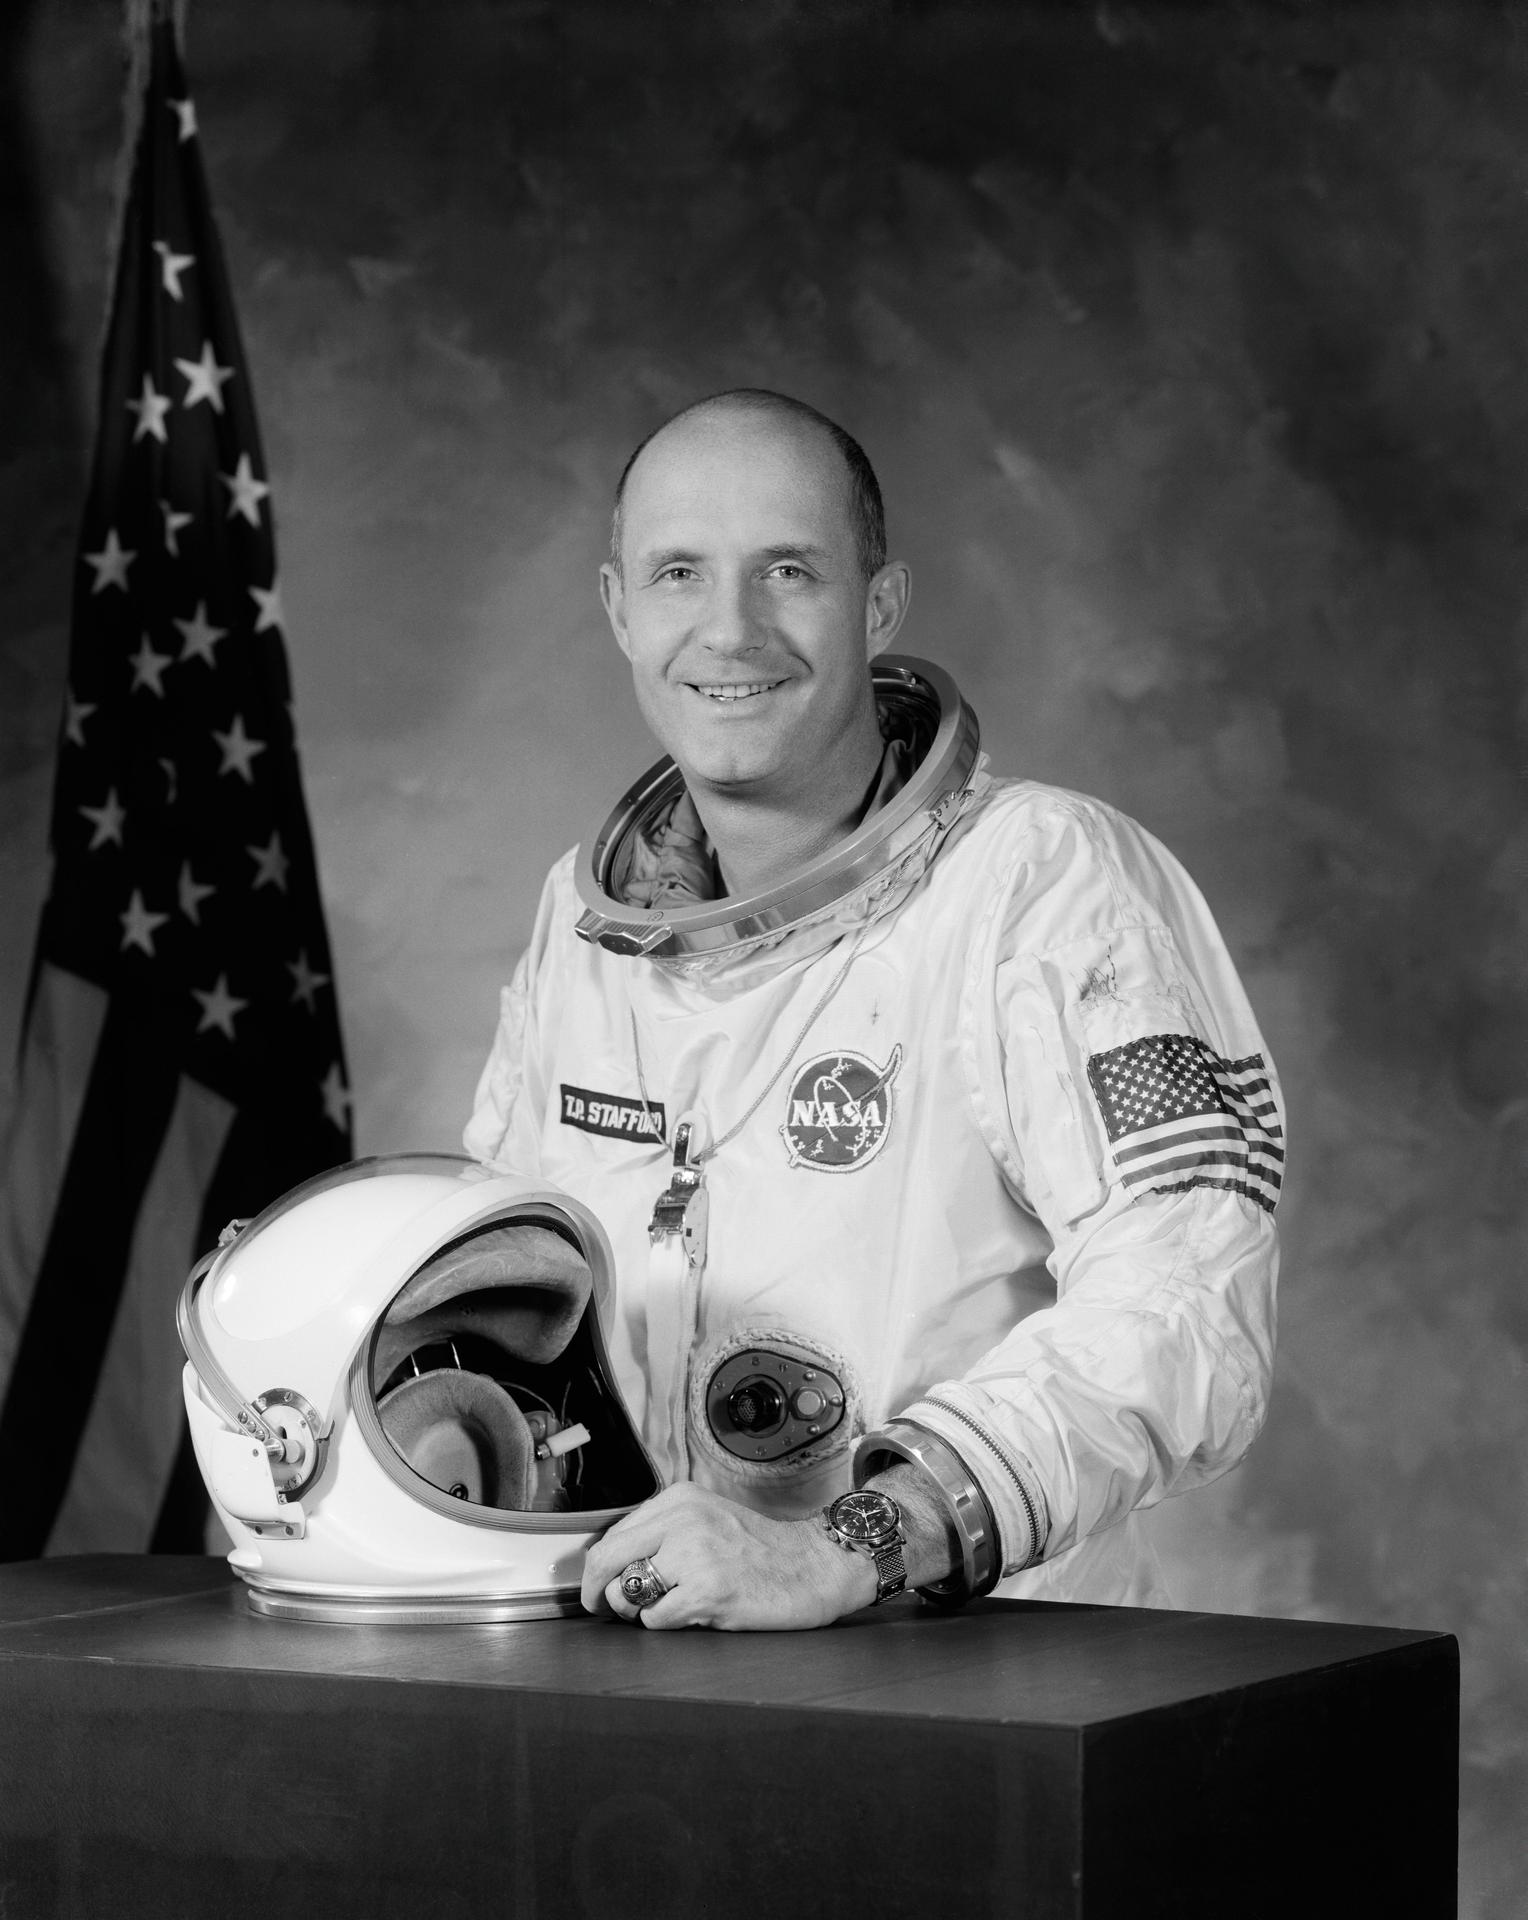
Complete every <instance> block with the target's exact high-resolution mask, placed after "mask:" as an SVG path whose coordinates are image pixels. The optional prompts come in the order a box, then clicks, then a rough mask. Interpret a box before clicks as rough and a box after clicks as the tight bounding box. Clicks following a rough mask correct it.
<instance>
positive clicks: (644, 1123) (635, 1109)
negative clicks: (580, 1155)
mask: <svg viewBox="0 0 1528 1920" xmlns="http://www.w3.org/2000/svg"><path fill="white" fill-rule="evenodd" d="M561 1091H562V1124H563V1125H564V1126H565V1127H577V1128H578V1129H579V1131H580V1132H581V1133H602V1134H604V1136H605V1138H606V1139H607V1140H663V1139H665V1138H666V1137H667V1134H668V1121H667V1119H666V1117H665V1115H664V1112H663V1102H662V1101H661V1100H649V1101H648V1103H647V1106H646V1108H645V1109H644V1107H643V1105H642V1102H641V1101H640V1100H627V1099H625V1098H624V1097H623V1096H622V1095H621V1094H618V1093H592V1092H591V1091H590V1090H589V1088H588V1087H570V1086H566V1085H564V1086H563V1087H562V1089H561Z"/></svg>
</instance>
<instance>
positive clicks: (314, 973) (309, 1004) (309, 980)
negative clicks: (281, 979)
mask: <svg viewBox="0 0 1528 1920" xmlns="http://www.w3.org/2000/svg"><path fill="white" fill-rule="evenodd" d="M286 970H287V972H288V973H289V974H291V976H292V1001H293V1004H294V1005H295V1004H296V1002H297V1001H299V1000H300V1001H301V1002H302V1004H303V1005H304V1006H305V1007H306V1008H307V1009H308V1012H309V1013H317V1011H318V1003H317V1001H316V1000H315V999H314V998H313V996H314V994H315V993H317V991H318V989H319V988H320V987H327V986H328V984H329V976H328V974H327V973H320V972H319V971H318V969H317V968H316V967H311V966H309V965H308V950H307V948H306V947H304V948H303V950H302V952H301V953H299V954H298V956H297V958H296V959H295V960H288V962H287V963H286Z"/></svg>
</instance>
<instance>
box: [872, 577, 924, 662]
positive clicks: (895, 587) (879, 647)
mask: <svg viewBox="0 0 1528 1920" xmlns="http://www.w3.org/2000/svg"><path fill="white" fill-rule="evenodd" d="M912 596H913V576H912V571H911V569H910V568H909V567H908V565H907V563H906V561H904V560H893V561H890V562H889V563H888V564H887V565H886V566H884V567H882V568H881V571H880V572H879V573H878V574H877V575H876V576H875V578H874V579H873V580H872V581H871V582H870V585H869V586H868V587H867V588H866V589H865V658H866V659H867V660H873V659H874V658H875V657H876V655H877V654H878V653H884V652H885V651H886V649H887V648H888V647H889V646H890V645H891V643H892V641H893V640H895V639H896V637H897V633H898V631H899V630H900V628H901V625H902V622H903V621H904V620H905V619H906V618H907V603H908V602H909V601H910V600H911V599H912Z"/></svg>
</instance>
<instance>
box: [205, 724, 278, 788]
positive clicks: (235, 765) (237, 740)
mask: <svg viewBox="0 0 1528 1920" xmlns="http://www.w3.org/2000/svg"><path fill="white" fill-rule="evenodd" d="M212 737H213V739H214V740H216V741H217V743H218V745H219V746H220V747H221V748H222V749H223V762H222V765H221V766H220V767H219V768H218V772H219V773H236V774H238V776H239V778H240V779H241V780H243V781H244V782H245V783H246V784H247V785H248V786H253V785H254V784H255V776H254V775H253V774H252V773H251V772H250V763H251V762H252V761H253V759H254V757H255V755H256V754H257V753H264V752H265V742H264V741H263V740H254V739H251V738H250V736H249V735H248V734H247V733H246V732H245V731H244V716H243V714H242V713H236V714H235V715H234V717H233V725H232V726H231V727H230V728H229V729H228V731H227V733H219V732H218V730H217V728H216V727H214V728H213V729H212Z"/></svg>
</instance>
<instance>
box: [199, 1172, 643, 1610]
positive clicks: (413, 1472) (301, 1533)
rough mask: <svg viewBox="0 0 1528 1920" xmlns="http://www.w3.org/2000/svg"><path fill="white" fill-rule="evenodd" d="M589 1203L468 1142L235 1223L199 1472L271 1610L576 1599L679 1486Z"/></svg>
mask: <svg viewBox="0 0 1528 1920" xmlns="http://www.w3.org/2000/svg"><path fill="white" fill-rule="evenodd" d="M613 1277H614V1273H613V1263H612V1259H611V1253H610V1245H609V1242H608V1241H607V1240H606V1238H605V1234H604V1232H603V1230H602V1228H601V1227H600V1225H599V1222H598V1221H597V1220H596V1219H595V1217H594V1215H593V1214H592V1213H590V1212H589V1211H588V1209H587V1208H586V1207H583V1206H581V1205H580V1204H579V1203H578V1202H577V1201H576V1200H573V1199H570V1198H569V1197H567V1196H566V1195H564V1194H561V1193H557V1192H555V1191H553V1190H552V1189H550V1188H547V1187H543V1186H539V1185H537V1184H536V1183H535V1182H533V1181H530V1180H525V1179H521V1178H520V1177H518V1176H517V1175H511V1174H499V1173H494V1172H492V1171H491V1170H489V1169H488V1168H485V1167H482V1166H479V1165H477V1164H476V1163H475V1162H473V1161H470V1160H464V1159H460V1158H457V1157H456V1156H454V1155H450V1154H410V1155H394V1156H390V1157H387V1158H382V1159H374V1160H358V1161H355V1162H354V1163H352V1164H351V1165H349V1166H344V1167H338V1168H336V1169H334V1170H333V1171H332V1172H329V1173H325V1174H321V1175H320V1176H319V1177H318V1178H317V1179H314V1180H309V1181H308V1182H306V1184H304V1185H303V1186H300V1187H297V1188H295V1189H294V1190H293V1191H292V1192H291V1193H289V1194H287V1195H286V1196H285V1197H284V1198H283V1199H281V1200H278V1201H276V1202H275V1204H274V1205H272V1206H270V1207H268V1208H267V1209H266V1210H265V1212H264V1213H262V1214H260V1215H259V1216H258V1217H257V1218H256V1219H254V1220H249V1221H234V1222H232V1223H231V1224H230V1225H229V1226H228V1227H226V1228H225V1229H224V1231H223V1235H222V1238H221V1241H220V1244H219V1246H218V1249H217V1251H216V1252H215V1253H213V1254H211V1255H209V1256H208V1258H207V1259H205V1260H203V1261H201V1262H200V1263H199V1264H198V1265H197V1266H196V1267H195V1268H194V1269H193V1271H192V1273H191V1276H190V1278H189V1279H188V1280H187V1282H186V1285H185V1287H184V1289H183V1290H182V1293H181V1297H180V1304H179V1309H178V1315H177V1318H178V1323H179V1329H180V1337H181V1344H182V1345H183V1346H184V1348H185V1351H186V1368H185V1373H184V1388H185V1397H186V1410H187V1414H188V1417H189V1419H190V1423H191V1437H192V1442H193V1444H194V1446H195V1449H196V1458H197V1464H198V1465H199V1466H200V1468H201V1471H202V1477H203V1479H204V1480H205V1481H206V1483H207V1488H208V1491H209V1493H210V1494H211V1496H212V1502H213V1505H214V1506H215V1507H216V1509H217V1512H218V1515H219V1517H220V1518H221V1519H222V1521H223V1524H224V1525H225V1526H226V1527H227V1529H228V1531H229V1534H230V1535H231V1537H232V1539H233V1542H234V1545H233V1551H232V1552H231V1553H230V1554H229V1556H228V1559H229V1564H230V1565H231V1566H232V1567H233V1569H234V1571H235V1572H236V1573H237V1574H238V1575H239V1576H240V1577H241V1578H242V1579H243V1580H244V1581H246V1582H247V1583H248V1586H249V1590H250V1591H249V1600H250V1604H251V1606H252V1607H253V1608H254V1609H255V1611H256V1612H258V1613H266V1614H278V1615H285V1616H288V1617H296V1618H299V1619H310V1620H312V1619H318V1620H352V1619H366V1620H400V1621H419V1620H458V1621H461V1620H520V1619H536V1618H545V1617H548V1616H551V1615H555V1614H559V1613H567V1612H572V1611H575V1610H576V1608H577V1604H578V1587H579V1581H580V1579H581V1577H582V1574H583V1560H584V1554H585V1551H586V1550H587V1548H588V1546H589V1544H590V1542H591V1540H592V1539H593V1538H594V1537H595V1535H597V1534H599V1533H601V1532H603V1531H604V1529H605V1528H606V1527H607V1526H609V1525H610V1523H611V1522H612V1521H614V1520H616V1519H618V1518H619V1517H620V1516H621V1515H622V1514H623V1513H627V1512H629V1511H630V1510H631V1508H632V1507H633V1506H635V1505H636V1504H637V1503H638V1502H639V1501H642V1500H645V1499H647V1498H648V1497H649V1495H651V1494H653V1493H655V1492H657V1490H658V1485H659V1481H658V1476H657V1474H656V1472H655V1470H654V1467H653V1464H652V1461H651V1459H650V1458H649V1456H648V1454H647V1452H646V1450H645V1449H644V1447H643V1445H642V1442H641V1440H640V1438H639V1437H638V1435H637V1432H636V1429H635V1427H634V1426H633V1424H632V1421H631V1417H630V1415H629V1414H628V1412H627V1410H626V1407H625V1405H624V1403H623V1401H622V1399H621V1395H620V1392H619V1389H618V1388H617V1387H616V1385H615V1381H614V1377H613V1375H612V1372H611V1367H610V1361H609V1355H608V1353H607V1351H606V1346H605V1336H604V1331H603V1326H602V1317H603V1316H604V1315H606V1314H608V1312H609V1310H610V1303H611V1293H612V1285H613Z"/></svg>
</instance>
